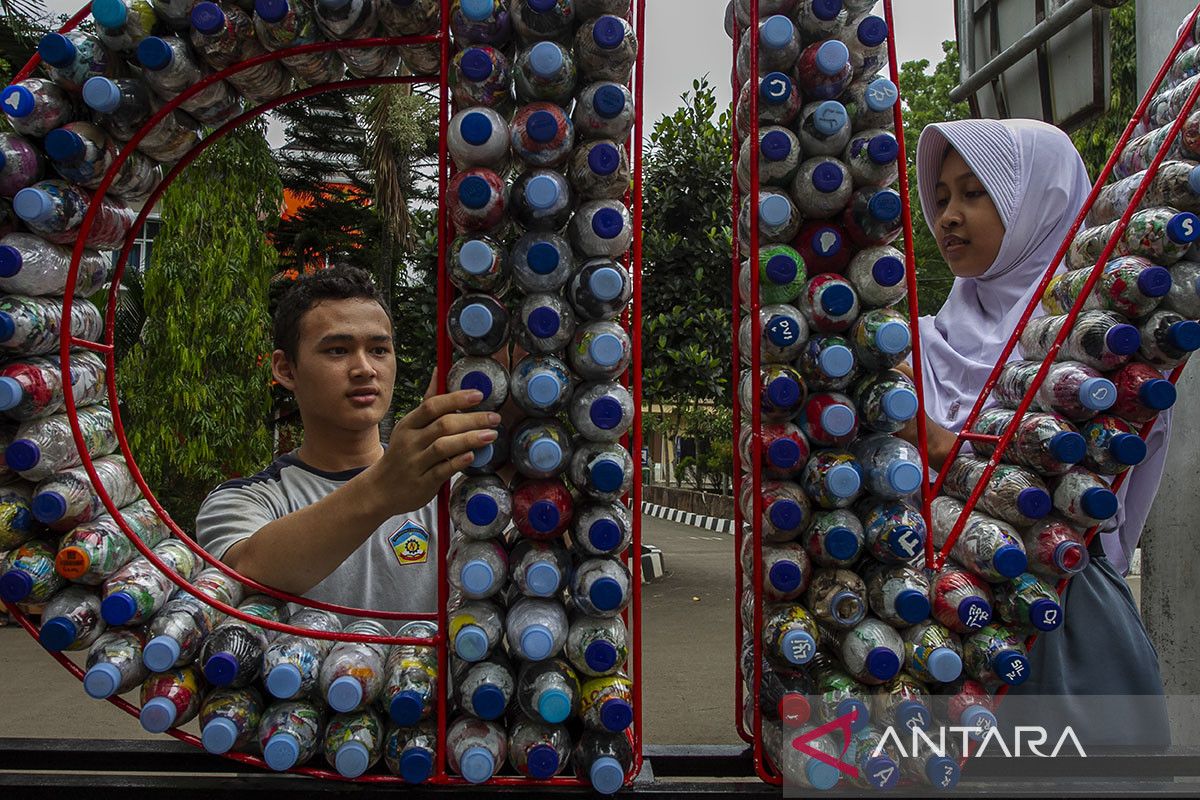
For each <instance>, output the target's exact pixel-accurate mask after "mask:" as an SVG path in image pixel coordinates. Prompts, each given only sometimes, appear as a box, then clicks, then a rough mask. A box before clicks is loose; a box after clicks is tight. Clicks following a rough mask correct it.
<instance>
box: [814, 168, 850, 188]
mask: <svg viewBox="0 0 1200 800" xmlns="http://www.w3.org/2000/svg"><path fill="white" fill-rule="evenodd" d="M845 181H846V176H845V175H844V174H843V173H842V168H841V167H839V166H838V165H837V164H835V163H833V162H832V161H822V162H821V163H820V164H817V165H816V167H814V168H813V173H812V186H813V188H814V189H816V190H817V191H818V192H822V193H824V194H828V193H830V192H836V191H837V190H838V189H840V188H841V187H842V184H843V183H845Z"/></svg>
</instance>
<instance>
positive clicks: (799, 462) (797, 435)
mask: <svg viewBox="0 0 1200 800" xmlns="http://www.w3.org/2000/svg"><path fill="white" fill-rule="evenodd" d="M753 436H754V433H753V428H751V427H750V426H749V425H743V426H742V430H741V433H740V435H739V436H738V450H739V452H740V453H741V457H742V469H743V470H745V471H749V470H751V469H753V468H754V461H753V449H752V446H753ZM760 439H761V441H762V462H761V464H760V465H759V467H758V468H759V469H761V470H762V473H763V478H764V479H767V480H791V479H794V478H796V477H798V476H799V475H800V474H801V472H802V471H803V470H804V465H805V462H806V461H807V460H808V458H809V452H810V450H809V445H808V440H807V439H806V438H805V436H804V434H803V433H802V432H801V430H800V429H799V428H798V427H796V426H795V425H791V424H789V423H782V424H764V426H763V428H762V431H761V433H760Z"/></svg>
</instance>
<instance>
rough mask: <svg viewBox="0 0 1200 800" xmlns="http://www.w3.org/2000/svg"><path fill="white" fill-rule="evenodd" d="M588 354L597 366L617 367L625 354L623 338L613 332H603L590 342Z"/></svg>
mask: <svg viewBox="0 0 1200 800" xmlns="http://www.w3.org/2000/svg"><path fill="white" fill-rule="evenodd" d="M588 356H589V357H590V358H591V360H592V361H593V362H595V364H596V365H597V366H600V367H615V366H616V365H617V364H620V363H621V359H622V358H624V356H625V347H624V345H623V344H622V343H621V339H620V338H619V337H618V336H616V335H615V334H612V333H602V334H600V335H599V336H597V337H596V338H594V339H592V341H591V342H589V343H588Z"/></svg>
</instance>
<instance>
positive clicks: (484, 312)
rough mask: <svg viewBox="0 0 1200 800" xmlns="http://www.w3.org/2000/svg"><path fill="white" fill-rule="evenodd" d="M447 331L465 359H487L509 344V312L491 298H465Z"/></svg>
mask: <svg viewBox="0 0 1200 800" xmlns="http://www.w3.org/2000/svg"><path fill="white" fill-rule="evenodd" d="M460 174H461V173H460ZM446 327H447V328H448V330H449V334H450V339H451V341H452V342H454V346H455V347H457V348H458V349H459V350H461V351H462V352H463V353H465V354H466V355H470V356H490V355H492V354H493V353H495V352H496V351H497V350H499V349H500V348H501V347H503V346H504V345H505V344H506V343H507V342H508V332H509V315H508V310H507V309H506V308H505V307H504V305H503V304H502V303H501V302H500V301H499V300H497V299H496V298H494V297H492V296H491V295H486V294H465V295H462V296H461V297H459V298H458V299H457V300H455V301H454V303H453V304H452V305H451V306H450V313H449V316H448V318H447V320H446Z"/></svg>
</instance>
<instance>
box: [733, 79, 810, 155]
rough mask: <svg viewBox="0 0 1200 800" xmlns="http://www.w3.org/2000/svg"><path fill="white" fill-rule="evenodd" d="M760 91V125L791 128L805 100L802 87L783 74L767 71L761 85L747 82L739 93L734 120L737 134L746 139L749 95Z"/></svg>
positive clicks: (748, 118) (748, 127) (748, 122)
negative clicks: (802, 98)
mask: <svg viewBox="0 0 1200 800" xmlns="http://www.w3.org/2000/svg"><path fill="white" fill-rule="evenodd" d="M754 91H757V92H758V124H759V127H762V126H764V125H782V126H783V127H785V128H787V127H791V125H792V123H793V122H794V121H795V119H796V117H797V116H799V114H800V109H801V107H802V101H801V98H800V87H799V86H797V85H796V83H795V81H794V80H793V79H792V78H790V77H788V75H787V74H785V73H783V72H768V73H766V74H764V75H760V76H759V79H758V85H757V86H755V84H754V82H753V81H747V83H746V84H745V85H744V86H742V88H741V90H740V91H739V92H738V97H737V105H736V106H735V108H734V117H735V119H736V121H737V128H738V135H739V136H740V137H741V138H742V139H743V140H744V139H745V138H746V137H748V136H749V135H750V95H751V93H752V92H754Z"/></svg>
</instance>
